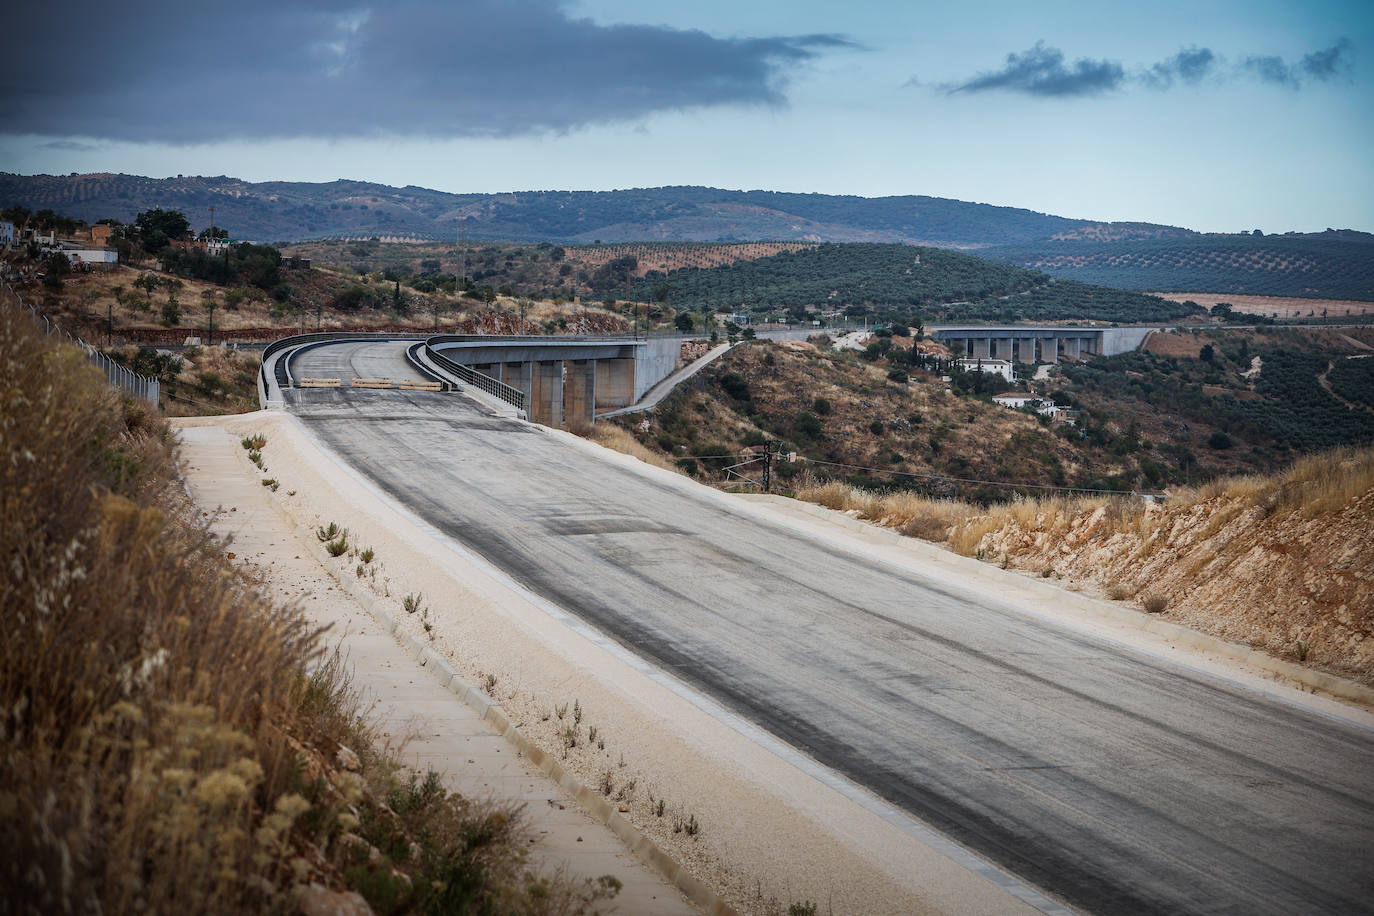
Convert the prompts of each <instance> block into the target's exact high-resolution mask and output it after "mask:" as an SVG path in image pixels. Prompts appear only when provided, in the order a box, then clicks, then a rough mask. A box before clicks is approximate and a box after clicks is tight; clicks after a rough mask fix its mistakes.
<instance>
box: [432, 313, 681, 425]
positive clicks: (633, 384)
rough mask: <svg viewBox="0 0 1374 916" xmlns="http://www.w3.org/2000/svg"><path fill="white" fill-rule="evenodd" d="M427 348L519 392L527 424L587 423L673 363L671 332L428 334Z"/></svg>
mask: <svg viewBox="0 0 1374 916" xmlns="http://www.w3.org/2000/svg"><path fill="white" fill-rule="evenodd" d="M428 345H429V349H430V352H431V353H434V354H437V355H438V356H439V357H441V358H442V359H444V360H447V361H448V362H450V363H453V364H456V365H458V366H463V367H466V368H467V369H470V370H472V371H474V372H478V373H481V374H482V375H484V376H486V377H487V378H490V379H493V380H495V381H496V382H497V383H499V384H500V385H503V386H509V387H510V388H514V389H515V390H516V391H519V392H521V393H523V395H524V397H523V399H522V400H523V402H524V404H525V409H526V414H527V417H528V419H529V420H530V421H532V422H534V423H542V424H543V425H545V426H563V425H565V424H574V423H591V422H592V420H593V419H594V418H595V416H596V415H597V414H598V413H604V412H606V411H609V410H614V409H616V408H620V407H628V406H630V405H631V404H633V403H635V401H637V400H639V399H640V398H641V397H643V396H644V394H645V392H647V391H648V390H649V389H650V388H652V387H653V386H654V385H655V384H656V383H658V382H659V381H661V380H663V379H664V378H666V377H667V376H668V375H670V374H671V373H672V372H673V370H674V369H676V368H677V362H678V354H679V352H680V350H681V347H682V341H681V340H680V339H678V338H677V337H663V338H649V339H627V338H623V337H622V338H613V339H612V338H608V339H600V340H598V339H595V338H561V339H560V338H557V337H553V338H551V337H491V336H481V335H471V336H463V335H451V336H438V337H431V338H429V341H428Z"/></svg>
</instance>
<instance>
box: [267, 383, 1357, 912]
mask: <svg viewBox="0 0 1374 916" xmlns="http://www.w3.org/2000/svg"><path fill="white" fill-rule="evenodd" d="M288 403H289V404H290V405H291V409H292V410H294V411H295V412H296V413H297V414H298V415H299V416H300V417H301V419H302V420H303V422H304V423H305V424H306V426H307V427H308V428H309V429H310V430H312V431H313V432H314V433H315V434H316V435H317V436H318V437H319V438H320V439H322V440H323V441H324V442H325V443H326V444H327V445H328V446H329V447H330V448H332V449H333V450H334V451H335V452H336V453H338V454H339V455H341V456H342V457H344V458H345V459H346V460H347V461H349V462H351V463H352V464H353V465H354V466H356V467H357V468H359V469H360V470H361V471H362V472H363V473H364V474H366V475H367V476H369V477H371V478H372V479H373V480H375V481H376V482H377V483H378V484H379V485H380V486H381V487H382V488H383V489H385V490H386V491H388V492H389V493H391V494H392V495H393V496H394V497H395V498H396V499H398V500H399V501H400V502H402V503H404V504H405V505H407V506H408V507H409V508H410V509H411V510H413V511H414V512H416V513H417V514H419V515H420V516H422V517H423V518H425V519H426V520H427V521H429V522H430V523H431V524H433V525H435V526H436V527H437V528H439V529H440V530H442V531H444V532H446V533H448V534H450V535H451V536H453V537H454V538H455V539H457V540H459V541H461V542H463V543H464V544H467V545H468V546H469V547H471V548H473V549H475V550H476V551H478V552H480V553H481V554H483V555H484V556H486V557H487V558H488V559H489V560H491V561H492V562H494V563H496V564H498V565H499V566H501V567H502V568H504V569H505V570H506V571H507V572H508V573H510V574H511V575H512V576H513V577H514V578H516V579H518V580H520V581H521V582H523V583H524V584H526V585H527V586H528V587H530V588H531V589H533V590H535V591H536V592H538V593H540V594H542V595H544V596H545V597H547V598H548V599H549V600H551V601H553V602H555V603H557V604H558V605H560V606H562V607H564V608H566V609H568V610H569V611H572V612H574V613H576V614H578V615H580V616H582V617H583V618H585V619H586V620H588V621H590V622H592V623H593V624H595V625H596V626H598V627H599V628H601V629H602V630H603V631H605V632H607V633H609V634H611V635H612V636H613V637H614V638H616V639H617V640H619V641H620V642H621V643H622V644H624V645H626V646H628V647H630V648H631V649H633V650H634V651H635V652H637V653H639V654H641V655H642V656H644V657H647V658H650V659H652V660H654V661H655V662H656V663H657V664H659V665H661V666H663V667H664V668H666V669H669V670H671V671H673V672H675V673H676V674H677V675H678V676H679V677H680V678H682V679H683V680H684V681H686V682H688V683H690V684H692V685H693V686H694V687H696V688H697V689H699V690H701V691H703V692H704V693H706V694H708V695H710V696H712V697H713V698H715V699H717V700H718V701H720V702H721V703H723V704H724V705H726V706H727V707H729V708H731V709H733V710H734V711H736V712H738V713H740V714H741V715H743V716H745V717H747V718H749V719H751V720H752V721H754V722H756V723H758V724H759V725H760V726H762V727H763V728H765V729H767V730H769V731H771V732H773V733H774V734H776V735H778V736H779V737H781V738H782V739H783V740H785V741H787V742H789V743H791V744H792V745H794V746H795V747H797V748H800V749H802V750H804V751H805V752H806V753H808V754H810V755H811V756H813V757H814V758H816V759H817V760H819V761H821V762H822V763H824V764H826V765H828V766H830V767H833V768H834V769H835V770H837V771H839V772H841V773H844V774H845V775H846V776H848V777H849V778H851V779H853V780H854V781H856V782H858V783H860V784H862V785H865V786H867V787H868V788H870V789H871V790H872V791H873V792H875V793H876V794H878V795H880V796H882V797H883V798H885V799H887V800H889V801H890V802H892V803H894V804H895V805H897V806H899V807H901V808H903V809H905V810H906V811H908V812H910V813H911V814H913V815H914V816H916V817H917V818H920V819H921V820H923V821H925V822H926V823H928V824H930V825H931V826H933V827H935V828H936V829H938V830H941V831H943V832H945V833H946V834H948V835H949V836H951V837H953V838H955V839H957V840H958V841H960V842H962V843H964V844H965V845H967V846H969V847H971V848H973V849H975V850H977V851H979V852H980V853H982V854H984V855H985V856H987V857H989V858H991V859H992V860H994V861H996V862H998V863H1000V864H1001V865H1003V866H1004V867H1005V868H1007V869H1008V870H1010V871H1012V872H1014V873H1016V874H1018V875H1020V876H1021V877H1022V878H1024V879H1026V880H1028V881H1029V882H1031V883H1033V884H1036V885H1038V886H1040V887H1042V888H1044V889H1045V890H1048V891H1050V892H1051V893H1053V894H1056V895H1058V896H1060V897H1061V898H1063V899H1064V900H1066V901H1068V902H1069V903H1071V904H1072V905H1074V906H1076V907H1079V908H1082V909H1084V910H1087V911H1090V912H1095V913H1141V912H1155V913H1182V912H1190V913H1198V912H1207V913H1237V914H1254V913H1353V912H1374V868H1371V867H1370V863H1371V852H1370V850H1374V734H1372V733H1371V732H1369V731H1366V730H1363V729H1360V728H1358V727H1356V726H1353V725H1350V724H1348V723H1345V722H1342V721H1337V720H1334V719H1330V718H1326V717H1323V716H1319V715H1315V714H1312V713H1309V712H1306V711H1303V710H1301V709H1298V708H1296V707H1293V706H1290V705H1287V704H1285V703H1282V702H1278V701H1276V700H1273V699H1271V698H1269V697H1267V696H1264V695H1260V694H1257V693H1254V692H1252V691H1247V690H1245V689H1241V688H1239V687H1237V686H1235V685H1232V684H1230V683H1227V682H1224V681H1220V680H1214V679H1212V678H1210V677H1207V676H1205V675H1202V674H1198V673H1195V672H1191V671H1188V670H1185V669H1181V668H1177V667H1173V666H1171V665H1169V664H1167V663H1164V662H1161V661H1159V660H1157V659H1154V658H1151V657H1147V656H1144V655H1140V654H1136V653H1134V652H1131V651H1128V650H1124V649H1121V648H1119V647H1115V646H1112V645H1109V644H1107V643H1105V642H1101V641H1098V640H1095V639H1092V638H1088V637H1085V636H1083V635H1079V634H1076V633H1073V632H1070V631H1066V630H1063V629H1060V628H1058V627H1055V626H1053V625H1050V624H1048V623H1045V622H1042V621H1039V620H1037V619H1033V618H1030V617H1027V616H1023V615H1021V614H1018V613H1016V612H1015V611H1012V610H1010V609H1008V608H1005V607H1001V606H998V605H997V604H996V603H995V602H990V601H988V600H986V599H982V598H979V597H976V596H973V595H970V594H963V593H960V592H959V591H957V590H953V589H950V588H944V587H940V586H935V585H932V584H931V583H930V582H928V581H926V580H924V579H922V578H921V577H919V576H916V575H914V574H911V573H908V572H904V571H901V570H898V569H896V568H893V567H890V566H887V565H885V564H882V563H880V562H876V561H869V560H866V559H864V558H861V557H856V556H852V555H849V554H844V553H838V552H836V551H835V550H834V549H833V548H829V547H827V545H825V544H823V543H820V542H817V541H813V540H810V539H808V538H806V537H804V536H802V535H800V534H797V533H794V532H792V531H790V530H787V529H784V528H780V527H775V526H773V525H770V524H768V523H766V522H763V521H760V520H758V519H756V518H754V517H753V516H751V515H749V514H747V513H746V512H743V511H738V510H735V509H732V508H730V507H729V506H728V504H722V502H721V501H719V500H717V499H712V498H708V497H707V496H703V495H701V494H699V493H694V492H692V490H693V488H691V487H684V486H681V485H678V484H676V483H675V482H669V481H662V480H656V479H651V478H649V477H646V476H643V475H640V474H638V473H635V472H633V471H630V470H627V469H624V468H621V467H619V466H616V465H613V464H610V463H607V462H603V461H601V460H599V459H598V458H596V457H595V456H594V455H592V454H590V453H589V452H588V451H586V450H583V449H580V448H577V447H575V446H572V445H569V444H568V443H566V442H562V441H559V439H558V438H557V437H555V436H553V435H551V434H550V433H548V432H547V431H544V430H542V429H540V428H537V427H532V426H529V425H527V424H524V423H520V422H516V421H511V420H504V419H498V418H496V417H494V416H492V415H490V414H488V413H486V412H485V411H484V410H483V409H481V408H479V407H477V406H475V405H474V404H472V403H471V402H470V401H468V400H466V399H465V398H463V397H461V396H457V395H444V394H434V393H428V392H400V391H375V392H374V391H361V390H353V391H348V390H333V391H304V392H303V391H293V392H288Z"/></svg>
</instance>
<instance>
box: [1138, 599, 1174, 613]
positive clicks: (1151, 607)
mask: <svg viewBox="0 0 1374 916" xmlns="http://www.w3.org/2000/svg"><path fill="white" fill-rule="evenodd" d="M1140 604H1141V606H1142V607H1143V608H1145V612H1146V613H1148V614H1162V613H1164V609H1165V608H1166V607H1168V606H1169V602H1168V601H1167V600H1166V599H1165V597H1164V596H1163V595H1146V596H1145V597H1144V598H1143V599H1142V600H1141V602H1140Z"/></svg>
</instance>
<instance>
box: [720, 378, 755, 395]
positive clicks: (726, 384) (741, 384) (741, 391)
mask: <svg viewBox="0 0 1374 916" xmlns="http://www.w3.org/2000/svg"><path fill="white" fill-rule="evenodd" d="M720 388H721V390H722V391H724V392H725V393H726V394H728V395H729V396H730V397H732V398H734V399H735V400H736V401H747V400H749V398H750V394H749V382H748V381H747V380H746V379H745V378H744V376H742V375H740V374H739V373H738V372H727V373H725V374H724V375H722V376H721V377H720Z"/></svg>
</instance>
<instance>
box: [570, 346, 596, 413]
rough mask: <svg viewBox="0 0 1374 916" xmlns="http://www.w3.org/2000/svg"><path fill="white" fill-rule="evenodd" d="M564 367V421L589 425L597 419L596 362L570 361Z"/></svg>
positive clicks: (591, 360)
mask: <svg viewBox="0 0 1374 916" xmlns="http://www.w3.org/2000/svg"><path fill="white" fill-rule="evenodd" d="M564 367H565V368H564V388H563V400H564V414H563V416H564V419H565V420H567V422H568V425H569V426H572V425H574V424H577V425H581V424H589V423H591V422H592V421H593V420H595V419H596V360H594V359H570V360H568V361H567V362H566V363H564Z"/></svg>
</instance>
